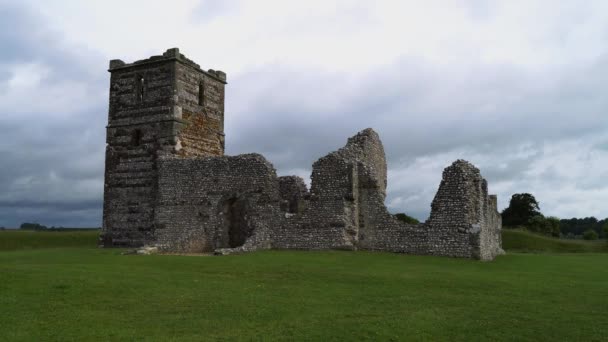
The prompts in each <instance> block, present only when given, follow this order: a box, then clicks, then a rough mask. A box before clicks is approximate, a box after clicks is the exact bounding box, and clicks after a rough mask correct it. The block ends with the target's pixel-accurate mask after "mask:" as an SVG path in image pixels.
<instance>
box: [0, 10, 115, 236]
mask: <svg viewBox="0 0 608 342" xmlns="http://www.w3.org/2000/svg"><path fill="white" fill-rule="evenodd" d="M0 32H2V33H0V44H1V45H2V46H3V49H2V52H0V70H3V72H2V75H3V78H4V79H5V80H6V79H7V78H9V77H12V75H11V71H10V70H11V68H12V67H13V66H15V65H17V64H23V63H36V64H39V65H41V66H43V67H44V68H45V70H47V71H48V73H47V74H46V77H44V78H42V79H41V84H40V85H38V86H36V87H34V88H32V89H31V94H29V95H31V98H30V99H27V100H26V99H22V101H23V102H22V103H23V106H22V107H20V108H14V107H12V108H10V107H6V106H2V104H0V108H4V109H3V110H2V111H4V112H2V113H0V116H1V117H0V136H2V140H1V141H0V157H1V158H2V164H3V167H2V168H0V189H3V190H2V193H0V226H18V225H19V224H20V223H21V222H24V221H34V220H37V221H39V222H40V223H42V224H46V225H63V226H82V225H91V226H99V225H100V224H101V200H102V196H101V195H102V191H103V150H104V147H105V144H104V141H105V137H104V135H105V131H104V126H105V124H106V122H105V121H106V119H107V117H106V115H107V114H106V113H107V108H106V99H103V98H102V97H100V96H99V95H98V94H102V93H105V88H106V84H105V83H106V82H107V81H106V77H107V75H105V72H104V70H105V68H106V61H105V59H103V58H101V57H100V54H98V53H95V52H91V51H89V50H88V49H87V48H86V47H73V46H68V45H67V44H65V43H63V41H62V37H61V35H59V34H57V33H56V32H53V31H52V30H49V29H48V27H47V26H45V23H44V19H43V18H41V17H38V16H37V15H35V14H33V12H32V11H31V10H30V9H27V8H25V7H19V6H15V5H4V4H3V5H1V7H0ZM61 82H71V83H70V84H71V85H73V86H76V87H78V88H81V89H84V92H83V93H84V94H85V95H86V96H85V97H78V98H75V97H74V94H71V93H69V92H66V93H65V94H61V96H64V97H65V100H64V101H65V102H64V104H65V105H61V106H57V105H56V106H52V105H50V106H45V103H39V101H46V100H49V99H51V98H48V96H49V95H47V93H48V90H49V88H51V87H57V86H61ZM0 84H1V82H0ZM5 87H6V86H5ZM55 90H59V91H60V90H61V89H60V88H57V89H55ZM50 96H56V94H52V95H50ZM5 100H6V101H10V100H12V99H5ZM83 104H84V105H83ZM72 105H74V106H72Z"/></svg>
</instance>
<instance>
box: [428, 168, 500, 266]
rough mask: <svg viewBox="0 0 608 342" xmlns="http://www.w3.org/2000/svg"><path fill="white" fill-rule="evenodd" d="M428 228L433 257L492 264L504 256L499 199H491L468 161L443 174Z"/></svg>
mask: <svg viewBox="0 0 608 342" xmlns="http://www.w3.org/2000/svg"><path fill="white" fill-rule="evenodd" d="M426 224H427V225H428V226H429V230H428V231H429V235H428V243H429V245H428V249H429V253H430V254H433V255H446V256H457V257H465V258H476V259H482V260H492V259H494V257H495V256H496V255H498V254H501V253H502V249H501V244H502V241H501V238H500V229H501V226H502V221H501V218H500V214H499V213H498V211H497V209H496V196H495V195H493V196H488V184H487V182H486V180H485V179H483V178H482V177H481V174H480V172H479V170H478V169H477V168H476V167H475V166H473V165H472V164H470V163H469V162H467V161H464V160H457V161H455V162H454V163H453V164H452V165H451V166H449V167H448V168H446V169H445V170H444V171H443V179H442V180H441V184H440V185H439V190H438V191H437V194H436V195H435V199H434V200H433V203H432V204H431V216H430V218H429V220H428V221H427V223H426Z"/></svg>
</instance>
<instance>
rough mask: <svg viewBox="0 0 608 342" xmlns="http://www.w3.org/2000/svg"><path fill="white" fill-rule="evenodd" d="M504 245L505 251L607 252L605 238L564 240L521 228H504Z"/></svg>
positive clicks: (607, 245) (607, 244)
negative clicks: (596, 239)
mask: <svg viewBox="0 0 608 342" xmlns="http://www.w3.org/2000/svg"><path fill="white" fill-rule="evenodd" d="M502 247H503V249H504V250H505V251H507V252H509V251H517V252H534V253H538V252H546V253H606V252H608V243H606V241H604V240H600V241H585V240H564V239H556V238H552V237H548V236H543V235H539V234H534V233H531V232H528V231H526V230H520V229H503V230H502Z"/></svg>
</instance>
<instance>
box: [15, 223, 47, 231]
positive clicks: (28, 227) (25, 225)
mask: <svg viewBox="0 0 608 342" xmlns="http://www.w3.org/2000/svg"><path fill="white" fill-rule="evenodd" d="M19 229H23V230H46V229H48V227H47V226H43V225H41V224H40V223H28V222H25V223H22V224H21V226H19Z"/></svg>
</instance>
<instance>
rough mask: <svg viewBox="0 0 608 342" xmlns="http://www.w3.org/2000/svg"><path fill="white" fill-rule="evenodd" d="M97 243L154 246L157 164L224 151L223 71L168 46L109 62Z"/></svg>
mask: <svg viewBox="0 0 608 342" xmlns="http://www.w3.org/2000/svg"><path fill="white" fill-rule="evenodd" d="M109 71H110V73H111V77H110V101H109V115H108V126H107V139H106V143H107V147H106V168H105V188H104V210H103V228H102V232H101V235H100V245H102V246H107V247H110V246H124V247H138V246H143V245H144V244H147V243H153V242H155V241H156V235H155V225H154V211H155V207H156V197H157V194H158V189H157V185H158V166H157V160H158V158H159V157H160V156H163V155H168V154H169V155H175V156H177V157H190V156H212V155H223V154H224V133H223V130H224V84H225V83H226V74H224V73H223V72H215V71H214V72H207V71H203V70H202V69H200V67H199V66H198V65H197V64H196V63H194V62H192V61H191V60H189V59H187V58H186V57H184V55H182V54H180V53H179V50H178V49H169V50H167V51H166V52H165V53H164V54H163V55H162V56H153V57H150V58H148V59H145V60H141V61H136V62H134V63H130V64H126V63H124V62H122V61H120V60H112V61H110V70H109Z"/></svg>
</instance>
